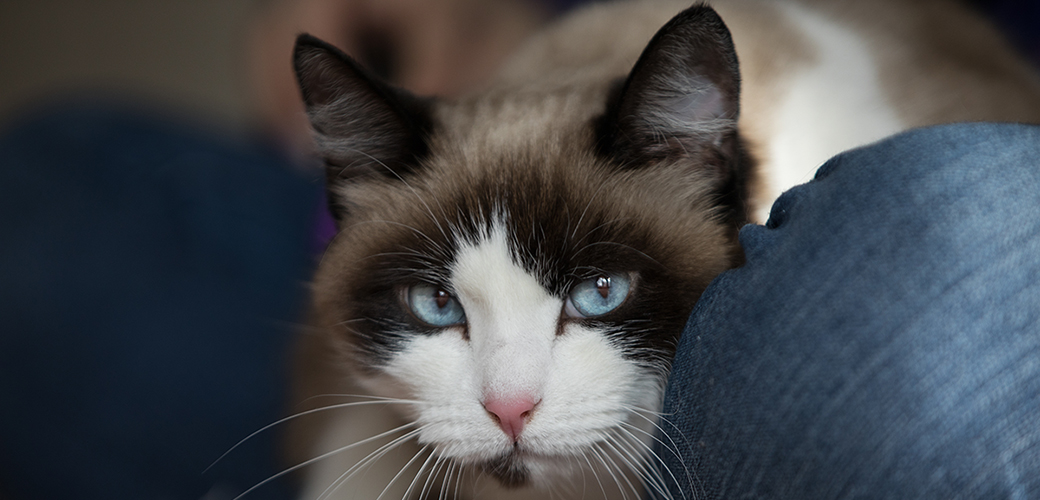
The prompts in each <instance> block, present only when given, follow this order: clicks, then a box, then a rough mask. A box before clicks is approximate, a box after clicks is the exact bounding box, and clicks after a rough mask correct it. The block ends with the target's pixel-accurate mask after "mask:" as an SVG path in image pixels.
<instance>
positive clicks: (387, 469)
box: [291, 0, 1040, 500]
mask: <svg viewBox="0 0 1040 500" xmlns="http://www.w3.org/2000/svg"><path fill="white" fill-rule="evenodd" d="M864 3H866V2H841V3H836V5H834V6H831V4H829V3H824V2H809V1H806V2H787V3H780V2H773V1H768V0H740V1H738V0H732V1H727V2H715V6H716V7H717V10H718V12H719V15H721V17H722V19H723V20H724V21H725V22H726V24H727V25H728V26H729V28H730V30H732V32H733V38H732V41H733V45H735V47H736V53H737V55H738V56H739V61H740V68H741V70H742V74H743V82H742V84H741V83H739V82H740V78H739V76H738V75H737V72H736V71H737V67H736V60H735V59H734V58H733V52H732V51H733V46H732V45H730V39H729V35H728V34H727V32H726V29H725V27H723V26H722V25H721V24H720V23H719V22H718V18H717V17H715V14H714V13H713V12H712V11H710V10H709V9H702V8H698V9H691V10H689V11H685V12H684V13H683V14H682V15H680V16H678V17H676V18H675V19H673V16H675V15H676V14H677V13H678V12H679V11H680V10H682V9H683V8H684V7H686V6H687V5H685V4H683V3H676V2H639V3H628V4H605V5H597V6H594V7H591V8H589V9H585V10H583V11H581V12H578V13H576V14H574V15H572V16H570V17H568V18H566V19H564V20H562V21H560V22H558V23H556V24H555V25H553V26H552V27H550V28H549V29H548V30H546V31H545V32H544V33H542V34H541V35H539V36H538V37H537V38H535V39H533V40H532V41H531V42H530V43H529V44H528V45H527V46H526V48H525V49H524V50H522V51H521V52H520V53H519V54H518V55H517V56H516V57H515V58H514V59H513V61H512V62H511V63H510V64H509V65H508V66H507V67H506V68H505V69H504V70H503V72H502V74H501V75H500V77H499V78H498V79H497V80H496V82H495V83H494V84H493V85H492V86H490V87H489V88H488V89H487V90H486V91H484V92H481V93H479V94H477V95H474V96H472V97H470V98H466V99H461V100H458V101H450V102H449V101H432V100H426V99H419V98H415V97H413V96H410V95H408V94H406V93H403V92H400V91H398V90H395V89H392V88H390V87H387V86H384V85H382V84H380V83H378V82H376V81H375V80H374V79H372V78H371V77H370V76H368V75H367V74H365V72H364V71H363V70H361V69H359V67H358V66H357V65H356V64H355V63H353V62H352V61H349V60H347V59H345V58H344V57H342V56H341V55H338V54H336V53H335V52H334V51H333V49H331V48H330V47H327V46H324V45H323V44H322V43H321V42H319V41H316V40H313V39H307V38H303V39H301V41H300V43H299V44H298V48H297V55H296V65H297V71H298V74H299V77H300V81H301V86H302V88H303V92H304V96H305V100H306V101H307V104H308V111H309V113H310V115H311V119H312V122H313V123H314V125H315V128H316V130H317V131H318V135H317V137H318V143H319V147H320V148H321V150H322V153H323V155H324V156H325V158H326V162H327V163H328V165H329V169H328V173H329V182H330V196H331V201H332V203H333V211H334V213H335V214H336V215H337V218H338V219H339V221H340V228H341V232H340V234H339V235H338V236H337V237H336V239H335V240H334V241H333V243H332V244H331V245H330V248H329V250H328V251H327V253H326V255H325V256H324V257H323V259H322V263H321V265H320V268H319V270H318V273H317V276H316V279H315V284H314V294H315V305H314V309H313V311H314V312H313V325H314V328H313V329H310V330H308V332H307V333H306V334H305V335H304V336H303V342H302V347H301V352H300V356H299V360H300V362H299V366H298V369H299V376H298V378H297V395H298V398H299V402H300V403H299V405H297V406H296V407H295V408H296V409H298V410H306V409H308V408H320V407H327V406H330V405H338V404H341V403H351V402H361V403H363V404H358V405H354V406H342V407H337V408H334V409H328V410H323V411H319V412H316V413H313V414H310V415H306V416H304V417H300V418H298V419H297V420H296V423H295V424H294V427H293V429H292V436H291V446H292V449H293V454H294V459H295V460H296V461H297V462H302V461H304V460H308V459H311V458H315V457H319V456H322V455H324V454H326V453H329V455H328V456H326V457H325V458H322V459H321V460H317V461H315V463H313V464H312V465H310V466H309V467H308V469H307V471H306V473H305V489H304V493H303V497H302V498H305V499H308V500H310V499H316V498H319V497H321V496H322V494H323V493H326V492H327V493H330V494H331V498H357V499H373V498H377V497H378V496H380V495H382V498H402V497H404V496H405V495H408V496H409V497H412V498H416V497H420V496H422V497H432V498H440V497H444V498H502V499H513V498H516V499H526V498H549V493H547V491H552V498H561V499H563V498H582V497H583V496H584V497H585V498H603V497H608V498H622V497H627V498H634V497H636V496H637V493H636V492H637V491H639V490H641V488H642V487H641V485H640V481H644V482H647V483H649V487H650V488H651V489H657V488H659V487H660V486H661V485H662V484H666V483H668V482H669V481H670V480H669V478H668V476H667V474H664V475H657V474H656V473H654V472H651V471H650V470H649V469H647V467H646V466H645V465H644V464H643V463H642V462H641V460H642V457H644V456H646V453H645V451H644V450H645V448H646V446H647V445H648V443H651V442H652V438H651V437H650V433H651V432H652V429H653V421H654V420H655V419H656V417H655V413H654V411H655V410H656V409H657V408H658V407H659V405H660V397H661V390H662V385H663V383H664V380H665V378H664V377H665V376H666V374H667V370H668V362H669V360H670V359H671V356H672V354H673V352H674V345H675V341H676V339H677V337H678V334H679V333H680V330H681V328H682V325H683V324H684V322H685V319H686V315H687V314H688V313H689V311H690V309H691V308H692V306H693V303H694V301H695V300H696V299H697V297H698V296H699V295H700V293H701V292H702V291H703V289H704V288H705V287H706V286H707V284H708V283H709V282H710V281H711V279H712V278H713V277H714V276H715V275H717V274H718V273H719V272H721V271H723V270H725V269H727V268H729V267H732V266H734V265H736V264H739V262H740V260H741V254H740V251H739V247H737V246H736V240H735V234H736V229H737V228H738V227H739V225H740V224H742V223H743V222H744V221H745V220H747V219H749V218H751V219H758V220H761V219H763V218H764V214H765V213H766V212H765V210H767V209H768V206H769V203H771V201H772V198H774V197H775V196H776V194H778V193H779V191H780V190H782V189H785V188H787V187H790V186H791V185H793V184H795V183H798V182H802V181H805V180H808V179H809V178H810V176H811V174H812V172H813V171H814V170H815V168H816V167H817V166H818V165H819V164H820V163H821V162H822V161H823V160H825V159H826V158H828V157H829V156H831V155H833V154H835V153H838V152H840V151H842V150H844V149H847V148H850V147H854V146H857V145H861V144H865V143H867V142H870V141H873V140H876V139H879V138H881V137H884V136H886V135H889V134H892V133H895V132H898V131H901V130H905V129H907V128H909V127H912V126H919V125H925V124H930V123H940V122H949V121H962V120H983V119H986V120H1005V121H1032V122H1036V121H1040V83H1038V80H1037V79H1036V77H1035V76H1034V75H1033V73H1032V72H1031V71H1030V70H1029V68H1027V67H1026V66H1025V65H1024V64H1023V63H1021V62H1020V61H1019V60H1018V59H1017V58H1015V57H1014V56H1013V55H1011V54H1010V53H1009V49H1008V48H1007V47H1006V46H1005V45H1004V43H1003V42H1002V41H1001V40H1000V39H999V37H998V36H997V35H995V34H994V33H993V32H992V31H991V30H990V29H989V28H988V27H987V26H985V25H984V24H982V23H979V22H977V21H976V20H974V19H973V18H972V17H971V16H970V15H968V14H967V13H966V12H963V11H961V10H960V9H959V8H955V7H952V6H949V5H947V4H945V3H940V2H926V1H921V2H896V1H891V2H875V3H873V5H872V6H864V5H863V4H864ZM911 3H912V4H913V5H908V4H911ZM817 4H819V5H817ZM839 5H840V7H839ZM670 19H672V21H670V22H669V20H670ZM666 23H668V24H667V26H666V27H665V28H664V29H661V26H663V25H665V24H666ZM953 28H956V30H958V31H957V32H956V33H948V32H947V31H945V30H949V29H953ZM659 29H661V34H659V35H658V36H656V37H655V36H654V34H655V33H656V32H657V31H658V30H659ZM651 39H653V40H652V41H651ZM648 41H649V42H650V43H649V47H648ZM644 49H645V51H644ZM641 54H642V56H641ZM637 60H638V61H639V62H638V64H637ZM633 65H635V66H636V67H635V69H633ZM738 96H739V97H738ZM738 99H739V102H738ZM738 110H739V113H740V115H739V120H738ZM756 164H757V165H758V168H759V169H761V170H756V166H755V165H756ZM344 395H350V396H344ZM382 398H389V399H382ZM402 426H404V427H402ZM413 431H414V433H413ZM398 437H402V439H401V440H400V441H395V438H398ZM353 443H360V444H357V445H355V446H351V445H352V444H353ZM388 443H397V444H396V445H394V446H389V447H388V448H381V447H382V446H383V445H387V444H388ZM347 446H351V447H349V448H345V449H344V447H347ZM336 450H340V451H338V452H335V451H336ZM382 451H386V453H385V454H381V453H382ZM332 452H335V453H332ZM366 457H378V460H373V461H371V462H366ZM359 462H362V463H364V466H361V467H355V465H356V464H358V463H359ZM608 469H614V471H613V473H611V472H608ZM633 469H634V471H633ZM639 476H642V478H643V479H642V480H641V479H640V478H639ZM384 490H385V491H384Z"/></svg>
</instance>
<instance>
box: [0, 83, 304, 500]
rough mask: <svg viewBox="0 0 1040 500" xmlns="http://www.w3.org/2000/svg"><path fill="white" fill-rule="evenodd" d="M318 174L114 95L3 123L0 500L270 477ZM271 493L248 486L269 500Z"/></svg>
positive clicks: (198, 491)
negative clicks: (118, 101)
mask: <svg viewBox="0 0 1040 500" xmlns="http://www.w3.org/2000/svg"><path fill="white" fill-rule="evenodd" d="M318 191H319V185H318V183H315V182H313V181H312V180H310V179H305V178H303V177H302V176H300V175H298V174H297V173H295V172H294V171H293V170H292V167H291V165H289V164H288V162H286V161H284V160H282V159H280V158H279V157H278V155H276V154H273V153H272V152H270V151H265V150H264V149H263V148H258V147H256V146H255V145H239V144H236V143H234V142H232V141H229V140H225V139H222V138H220V136H219V135H218V134H206V133H204V132H202V131H200V130H199V129H198V128H196V127H189V126H185V125H176V124H170V123H169V122H168V121H167V120H164V119H162V118H159V117H157V116H153V115H150V114H143V113H142V112H140V111H137V110H132V109H128V108H126V107H123V106H117V105H113V104H112V103H105V104H99V105H83V104H70V103H65V104H63V105H56V106H54V107H53V108H51V109H49V110H43V111H40V110H37V113H35V114H33V115H31V116H30V117H27V118H24V119H21V120H18V121H17V122H16V123H15V124H12V125H11V126H9V127H8V128H7V130H5V131H4V133H3V134H2V135H0V490H4V491H0V497H3V498H11V499H99V500H100V499H135V500H136V499H198V498H203V497H204V496H206V495H209V496H208V497H207V498H230V497H231V496H234V494H235V493H237V492H241V491H242V490H244V489H245V488H247V487H249V486H252V485H253V484H256V483H257V482H258V481H260V480H262V479H264V478H266V477H268V476H269V475H270V474H271V473H272V472H273V471H276V470H279V465H280V464H278V463H277V460H276V458H275V457H276V450H277V445H276V441H275V434H273V433H267V434H263V435H260V436H258V437H257V438H254V439H251V440H250V441H249V442H247V443H246V445H244V446H243V448H241V449H238V450H236V451H235V452H233V453H232V454H230V455H229V456H228V457H227V458H225V459H224V460H221V462H220V463H218V464H217V465H216V466H215V467H214V468H213V469H211V470H209V471H207V472H205V473H204V471H205V470H206V468H207V466H209V465H210V463H212V462H213V461H214V460H216V459H217V457H219V456H220V455H221V453H223V452H225V451H227V450H228V449H229V448H230V447H231V446H232V445H233V444H234V443H235V442H236V441H237V440H238V439H240V438H242V437H245V436H246V435H248V434H249V433H250V432H252V431H254V430H256V429H258V428H260V427H261V426H263V425H266V424H268V423H270V422H272V421H274V420H276V419H277V418H278V417H279V416H280V415H281V414H282V413H283V411H284V407H283V405H284V386H285V384H286V383H285V380H286V378H285V374H284V372H285V371H286V370H285V366H284V365H285V364H286V359H285V358H286V356H287V354H286V353H287V352H288V351H289V349H288V344H289V342H290V339H291V338H292V336H293V335H294V333H295V332H294V327H293V325H294V324H295V322H296V321H297V318H298V317H299V315H300V308H301V306H302V304H303V299H304V291H305V290H304V286H303V283H304V281H305V280H306V279H308V275H309V272H310V270H309V269H310V265H311V256H310V249H309V241H310V232H311V221H312V214H313V213H314V210H315V209H316V208H318V207H317V203H318ZM284 486H285V485H274V486H271V487H268V488H264V489H263V490H258V491H257V492H255V493H253V494H251V495H250V496H249V498H253V499H263V498H285V497H286V496H287V492H286V490H285V489H283V488H284Z"/></svg>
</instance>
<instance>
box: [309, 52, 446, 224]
mask: <svg viewBox="0 0 1040 500" xmlns="http://www.w3.org/2000/svg"><path fill="white" fill-rule="evenodd" d="M293 66H294V68H295V70H296V79H297V81H298V82H299V85H300V91H301V93H302V94H303V100H304V103H306V106H307V116H308V117H309V118H310V122H311V126H313V127H314V131H315V142H316V145H317V148H318V153H319V154H320V155H321V157H322V158H323V159H324V160H325V165H326V171H325V172H326V181H327V185H328V190H329V203H330V207H331V208H332V214H333V216H334V217H336V218H337V219H342V218H343V216H344V214H345V211H346V210H347V207H348V206H349V203H348V202H347V200H343V199H340V198H341V191H342V190H341V189H340V188H341V187H342V186H344V185H346V184H348V183H353V182H357V181H359V180H361V179H365V178H369V177H377V176H384V177H389V178H394V179H400V178H402V177H404V176H405V175H407V174H408V173H410V172H411V171H413V170H414V169H415V168H417V167H418V165H419V163H420V162H421V160H422V158H423V157H425V156H426V154H427V153H428V152H429V147H428V145H427V142H426V137H427V136H428V135H429V132H430V129H431V126H432V125H431V123H432V122H431V120H430V105H431V101H432V100H431V99H424V98H420V97H416V96H414V95H412V94H411V93H409V92H408V91H406V90H404V89H400V88H397V87H393V86H391V85H389V84H387V83H384V82H382V81H380V80H379V79H378V78H377V77H376V76H375V75H373V74H371V73H370V72H369V71H368V70H366V69H365V68H363V67H362V66H361V65H360V64H358V63H357V61H355V60H354V59H352V58H351V57H350V56H348V55H346V54H344V53H343V52H341V51H340V50H338V49H336V48H335V47H333V46H332V45H329V44H328V43H325V42H323V41H321V40H319V39H317V38H315V37H313V36H310V35H300V36H299V37H298V38H297V39H296V48H295V50H294V53H293Z"/></svg>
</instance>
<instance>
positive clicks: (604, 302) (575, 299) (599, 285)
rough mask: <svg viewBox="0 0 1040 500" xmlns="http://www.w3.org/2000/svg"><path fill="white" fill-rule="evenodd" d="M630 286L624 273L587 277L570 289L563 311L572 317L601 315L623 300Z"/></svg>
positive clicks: (617, 305) (616, 306)
mask: <svg viewBox="0 0 1040 500" xmlns="http://www.w3.org/2000/svg"><path fill="white" fill-rule="evenodd" d="M630 288H631V282H630V281H629V278H628V277H627V275H625V274H617V273H604V274H601V275H599V276H596V277H593V278H590V279H587V280H585V281H582V282H580V283H578V284H576V285H574V288H572V289H571V292H570V293H569V294H568V296H567V301H566V304H565V305H564V313H565V314H567V315H568V316H570V317H572V318H593V317H597V316H603V315H604V314H607V313H609V312H611V311H613V310H614V309H617V308H618V307H619V306H620V305H621V304H622V303H623V302H625V298H626V297H628V292H629V289H630Z"/></svg>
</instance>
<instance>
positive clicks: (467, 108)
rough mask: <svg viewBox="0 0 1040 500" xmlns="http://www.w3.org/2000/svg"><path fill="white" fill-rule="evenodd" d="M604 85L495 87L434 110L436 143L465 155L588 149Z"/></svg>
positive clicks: (600, 109)
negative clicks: (550, 147) (552, 148)
mask: <svg viewBox="0 0 1040 500" xmlns="http://www.w3.org/2000/svg"><path fill="white" fill-rule="evenodd" d="M608 87H609V86H608V85H603V84H601V85H549V86H526V87H519V88H517V87H503V88H496V89H494V90H492V91H488V92H485V93H482V94H478V95H474V96H471V97H468V98H464V99H460V100H457V101H443V102H441V103H439V105H438V106H437V107H436V108H435V111H434V116H435V119H436V121H437V124H438V126H437V127H436V131H435V134H434V137H433V142H434V146H435V149H436V146H437V145H438V144H440V145H444V146H447V147H450V148H454V149H461V150H463V151H466V150H470V151H469V152H470V153H476V152H477V151H476V150H480V151H483V152H489V151H511V150H516V149H518V148H531V147H538V145H539V144H543V147H544V145H553V146H556V147H562V148H565V149H574V150H578V149H580V148H586V149H587V148H588V147H590V146H591V144H590V141H591V140H592V139H593V135H594V134H593V129H592V127H593V121H594V120H595V119H596V118H597V117H598V116H601V115H602V114H603V113H604V110H605V107H606V101H607V93H608Z"/></svg>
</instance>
